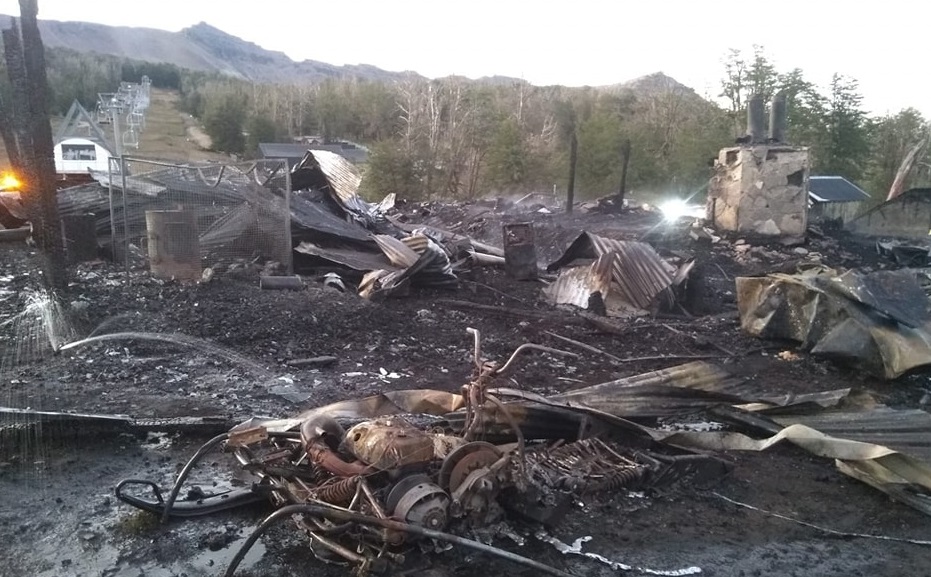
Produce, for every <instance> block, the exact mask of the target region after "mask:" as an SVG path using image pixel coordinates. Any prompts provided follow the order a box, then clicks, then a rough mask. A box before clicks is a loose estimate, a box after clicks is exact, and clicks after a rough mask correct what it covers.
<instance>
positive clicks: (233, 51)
mask: <svg viewBox="0 0 931 577" xmlns="http://www.w3.org/2000/svg"><path fill="white" fill-rule="evenodd" d="M12 18H13V17H12V16H9V15H5V14H0V28H6V27H8V26H10V21H11V19H12ZM39 31H40V33H41V35H42V41H43V43H44V44H45V45H46V46H47V47H49V48H65V49H70V50H74V51H77V52H95V53H99V54H105V55H108V56H116V57H120V58H127V59H131V60H141V61H146V62H155V63H168V64H173V65H175V66H178V67H179V68H187V69H190V70H197V71H202V72H214V73H220V74H224V75H228V76H231V77H234V78H240V79H243V80H250V81H254V82H268V83H314V82H320V81H322V80H325V79H328V78H356V79H360V80H380V81H390V80H403V79H409V78H411V77H416V78H424V77H423V76H422V75H420V74H418V73H416V72H413V71H410V70H405V71H388V70H384V69H381V68H378V67H377V66H373V65H370V64H344V65H335V64H329V63H327V62H322V61H318V60H310V59H307V60H302V61H295V60H292V59H291V58H290V57H289V56H288V55H287V54H285V53H284V52H280V51H275V50H268V49H265V48H263V47H261V46H260V45H258V44H256V43H254V42H250V41H248V40H244V39H242V38H239V37H237V36H233V35H232V34H229V33H227V32H224V31H223V30H220V29H219V28H216V27H214V26H212V25H210V24H208V23H206V22H200V23H198V24H195V25H193V26H189V27H187V28H184V29H182V30H180V31H178V32H169V31H166V30H159V29H155V28H145V27H130V26H109V25H106V24H95V23H90V22H79V21H60V20H41V19H40V20H39ZM474 80H476V81H479V82H491V83H511V82H517V83H527V84H530V83H529V82H527V81H526V80H523V79H520V78H512V77H508V76H502V75H496V74H490V75H485V76H483V77H481V78H478V79H474ZM669 87H673V88H675V89H676V90H680V89H684V90H687V91H688V92H691V93H693V94H695V95H696V96H698V95H697V93H696V92H695V91H694V90H693V89H692V88H689V87H688V86H685V85H683V84H681V83H680V82H678V81H676V80H675V79H674V78H671V77H669V76H666V75H665V74H663V73H662V72H657V73H654V74H650V75H646V76H641V77H639V78H634V79H632V80H628V81H625V82H619V83H616V84H611V85H606V86H594V87H593V88H596V89H605V90H611V91H619V90H625V89H627V90H632V91H636V92H641V91H644V92H653V91H656V90H659V89H661V88H666V89H668V88H669Z"/></svg>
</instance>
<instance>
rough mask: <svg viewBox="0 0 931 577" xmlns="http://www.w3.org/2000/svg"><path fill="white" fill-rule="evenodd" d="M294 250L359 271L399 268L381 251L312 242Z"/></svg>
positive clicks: (304, 243) (300, 245)
mask: <svg viewBox="0 0 931 577" xmlns="http://www.w3.org/2000/svg"><path fill="white" fill-rule="evenodd" d="M294 250H295V251H297V252H299V253H301V254H306V255H310V256H315V257H318V258H321V259H324V260H327V261H330V262H332V263H335V264H338V265H341V266H344V267H347V268H350V269H352V270H355V271H359V272H365V271H371V270H385V269H387V272H394V271H396V270H399V269H398V268H396V267H394V266H392V264H391V263H390V262H389V261H388V259H386V258H385V255H384V254H383V253H380V252H371V251H364V250H359V249H352V248H328V247H323V246H319V245H317V244H314V243H312V242H302V243H301V244H299V245H298V246H297V247H296V248H295V249H294Z"/></svg>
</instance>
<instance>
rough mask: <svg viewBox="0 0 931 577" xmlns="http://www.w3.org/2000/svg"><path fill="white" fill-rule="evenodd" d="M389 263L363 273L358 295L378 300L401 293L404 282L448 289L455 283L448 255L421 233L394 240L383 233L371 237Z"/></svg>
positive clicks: (406, 285) (404, 289)
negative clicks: (393, 267)
mask: <svg viewBox="0 0 931 577" xmlns="http://www.w3.org/2000/svg"><path fill="white" fill-rule="evenodd" d="M373 238H374V239H375V242H376V243H377V244H378V246H379V248H381V249H382V251H383V252H384V254H385V256H386V257H387V258H388V260H389V261H390V262H391V264H392V265H393V266H395V267H397V268H398V269H401V270H395V271H391V270H389V269H388V268H387V267H382V268H380V269H377V270H373V271H371V272H370V273H368V274H366V275H365V277H364V278H363V279H362V282H361V283H360V284H359V295H360V296H362V297H363V298H367V299H380V298H385V297H390V296H399V295H402V294H405V293H406V291H407V287H408V284H411V285H415V286H420V287H430V288H451V287H455V286H457V285H458V284H459V279H458V278H457V277H456V275H455V273H454V272H453V267H452V263H450V261H449V255H448V254H446V251H444V250H443V248H442V247H440V246H439V245H438V244H436V243H435V242H433V241H432V240H430V239H429V238H427V237H425V236H422V235H412V236H409V237H406V238H403V239H396V238H394V237H390V236H386V235H375V236H373Z"/></svg>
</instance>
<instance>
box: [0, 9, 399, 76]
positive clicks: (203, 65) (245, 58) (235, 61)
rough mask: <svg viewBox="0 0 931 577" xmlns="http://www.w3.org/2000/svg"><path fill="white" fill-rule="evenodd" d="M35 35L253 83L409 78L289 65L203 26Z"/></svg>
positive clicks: (52, 24) (59, 26) (48, 26)
mask: <svg viewBox="0 0 931 577" xmlns="http://www.w3.org/2000/svg"><path fill="white" fill-rule="evenodd" d="M10 18H11V17H10V16H7V15H0V28H6V27H8V26H9V25H10ZM39 31H40V32H41V34H42V41H43V42H44V43H45V45H46V46H48V47H49V48H69V49H71V50H75V51H78V52H96V53H99V54H108V55H111V56H118V57H121V58H129V59H132V60H142V61H146V62H167V63H170V64H174V65H176V66H179V67H181V68H188V69H190V70H201V71H206V72H219V73H222V74H228V75H230V76H234V77H238V78H243V79H247V80H254V81H256V82H317V81H320V80H324V79H326V78H360V79H368V80H390V79H395V78H404V77H407V76H409V75H411V74H413V73H412V72H389V71H386V70H382V69H380V68H377V67H375V66H368V65H364V64H362V65H356V66H335V65H333V64H327V63H326V62H317V61H315V60H305V61H303V62H295V61H293V60H291V59H290V58H288V56H287V55H285V54H284V53H283V52H275V51H272V50H266V49H264V48H262V47H261V46H258V45H256V44H254V43H252V42H247V41H245V40H242V39H240V38H237V37H235V36H232V35H230V34H227V33H226V32H223V31H222V30H219V29H217V28H214V27H213V26H210V25H209V24H206V23H203V22H202V23H200V24H197V25H195V26H191V27H190V28H185V29H184V30H182V31H180V32H166V31H164V30H155V29H152V28H130V27H126V26H105V25H103V24H91V23H87V22H59V21H56V20H39Z"/></svg>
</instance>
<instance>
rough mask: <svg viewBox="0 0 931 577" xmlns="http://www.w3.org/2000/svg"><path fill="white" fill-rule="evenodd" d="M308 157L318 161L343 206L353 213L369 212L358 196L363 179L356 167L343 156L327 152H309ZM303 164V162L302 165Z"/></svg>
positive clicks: (366, 204)
mask: <svg viewBox="0 0 931 577" xmlns="http://www.w3.org/2000/svg"><path fill="white" fill-rule="evenodd" d="M307 155H308V156H309V157H311V158H313V159H314V160H315V161H316V163H317V166H319V167H320V170H321V171H322V172H323V174H324V176H326V179H327V181H328V182H329V183H330V187H331V188H332V189H333V192H334V193H335V194H336V196H337V197H339V200H340V202H341V203H342V204H343V206H345V207H346V208H348V209H349V210H351V211H353V212H356V211H358V212H369V210H370V208H369V206H368V203H367V202H365V201H363V200H362V199H361V198H359V195H358V194H356V193H357V191H358V190H359V184H360V183H361V182H362V177H361V176H360V175H359V173H358V171H357V170H356V167H355V166H353V165H352V164H351V163H350V162H349V161H348V160H346V159H345V158H343V157H342V156H340V155H338V154H336V153H335V152H329V151H327V150H313V151H307ZM303 162H304V161H301V164H303Z"/></svg>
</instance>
